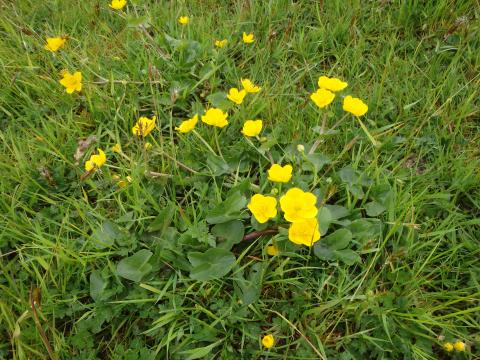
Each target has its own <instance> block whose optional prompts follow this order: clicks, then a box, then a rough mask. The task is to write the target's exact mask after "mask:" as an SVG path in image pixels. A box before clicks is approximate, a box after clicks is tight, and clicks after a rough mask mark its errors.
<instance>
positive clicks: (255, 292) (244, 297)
mask: <svg viewBox="0 0 480 360" xmlns="http://www.w3.org/2000/svg"><path fill="white" fill-rule="evenodd" d="M262 270H263V269H262V263H255V264H254V265H253V266H252V268H251V270H250V274H249V276H248V280H247V279H245V278H244V277H243V271H239V272H237V273H236V277H235V279H234V282H233V285H234V289H235V293H236V294H237V296H238V297H239V298H240V300H241V301H242V305H250V304H253V303H254V302H255V301H257V300H258V299H259V298H260V294H261V290H262Z"/></svg>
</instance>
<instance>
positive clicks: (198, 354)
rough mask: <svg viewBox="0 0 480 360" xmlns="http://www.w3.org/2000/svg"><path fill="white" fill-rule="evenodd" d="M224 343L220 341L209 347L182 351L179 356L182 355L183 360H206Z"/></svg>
mask: <svg viewBox="0 0 480 360" xmlns="http://www.w3.org/2000/svg"><path fill="white" fill-rule="evenodd" d="M222 342H223V340H218V341H217V342H215V343H213V344H210V345H207V346H203V347H199V348H195V349H190V350H185V351H182V352H180V353H179V355H181V358H182V359H185V360H195V359H202V358H205V357H206V356H207V355H208V354H210V352H211V351H212V350H213V349H214V348H215V347H216V346H218V345H220V344H221V343H222Z"/></svg>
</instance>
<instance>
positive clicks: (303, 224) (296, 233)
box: [288, 218, 320, 246]
mask: <svg viewBox="0 0 480 360" xmlns="http://www.w3.org/2000/svg"><path fill="white" fill-rule="evenodd" d="M288 239H289V240H290V241H291V242H293V243H295V244H298V245H306V246H312V245H313V244H314V243H315V242H317V241H318V240H320V232H319V231H318V221H317V219H316V218H312V219H305V220H301V221H295V222H293V223H292V225H290V229H288Z"/></svg>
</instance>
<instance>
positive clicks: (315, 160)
mask: <svg viewBox="0 0 480 360" xmlns="http://www.w3.org/2000/svg"><path fill="white" fill-rule="evenodd" d="M306 157H307V160H308V161H309V162H310V163H311V164H312V165H313V167H314V171H315V172H318V171H320V170H321V169H322V168H323V167H324V166H325V165H327V164H330V163H331V160H330V159H329V158H328V157H327V156H325V155H323V154H308V155H306Z"/></svg>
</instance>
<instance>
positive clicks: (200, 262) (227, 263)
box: [188, 248, 236, 281]
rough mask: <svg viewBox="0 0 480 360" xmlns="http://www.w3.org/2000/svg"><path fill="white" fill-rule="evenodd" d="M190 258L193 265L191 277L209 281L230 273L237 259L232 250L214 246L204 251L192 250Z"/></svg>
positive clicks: (189, 254)
mask: <svg viewBox="0 0 480 360" xmlns="http://www.w3.org/2000/svg"><path fill="white" fill-rule="evenodd" d="M188 260H189V261H190V263H191V264H192V266H193V269H192V270H191V272H190V277H191V278H192V279H195V280H200V281H207V280H213V279H218V278H221V277H222V276H224V275H226V274H228V272H229V271H230V270H231V268H232V266H233V265H234V264H235V260H236V259H235V256H234V255H233V254H232V253H231V252H230V251H228V250H225V249H221V248H214V249H209V250H207V251H205V252H203V253H201V252H190V253H188Z"/></svg>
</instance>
